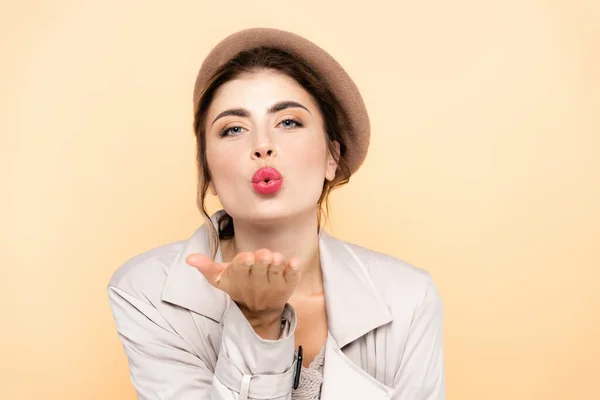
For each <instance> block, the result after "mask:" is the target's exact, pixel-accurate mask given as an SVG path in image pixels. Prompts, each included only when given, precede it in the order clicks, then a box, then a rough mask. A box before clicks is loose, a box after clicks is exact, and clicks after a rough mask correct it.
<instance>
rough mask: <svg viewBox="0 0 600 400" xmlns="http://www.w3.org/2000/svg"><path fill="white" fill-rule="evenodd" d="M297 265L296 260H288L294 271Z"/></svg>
mask: <svg viewBox="0 0 600 400" xmlns="http://www.w3.org/2000/svg"><path fill="white" fill-rule="evenodd" d="M299 267H300V266H299V265H298V263H297V262H295V261H291V262H290V268H291V269H293V270H294V271H297V270H298V268H299Z"/></svg>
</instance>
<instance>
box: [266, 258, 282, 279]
mask: <svg viewBox="0 0 600 400" xmlns="http://www.w3.org/2000/svg"><path fill="white" fill-rule="evenodd" d="M284 269H285V260H284V258H283V254H281V253H273V259H272V260H271V266H270V267H269V270H268V275H267V280H268V281H269V283H270V284H272V285H278V284H282V283H285V280H284V279H283V270H284Z"/></svg>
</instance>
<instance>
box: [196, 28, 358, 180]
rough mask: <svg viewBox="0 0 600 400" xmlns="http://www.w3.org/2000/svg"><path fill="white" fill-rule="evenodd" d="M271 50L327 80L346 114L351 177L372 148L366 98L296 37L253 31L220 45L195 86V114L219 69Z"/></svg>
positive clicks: (337, 66)
mask: <svg viewBox="0 0 600 400" xmlns="http://www.w3.org/2000/svg"><path fill="white" fill-rule="evenodd" d="M261 46H268V47H275V48H279V49H281V50H284V51H286V52H288V53H290V54H292V55H293V56H295V57H296V58H298V59H299V60H300V61H302V62H303V63H304V64H305V65H307V66H308V67H309V68H311V69H312V70H313V71H315V72H316V74H317V75H318V76H319V77H320V78H321V79H323V80H324V83H325V85H326V86H327V87H328V88H329V90H330V91H331V92H332V93H333V95H334V96H335V97H336V99H337V101H338V102H339V104H340V105H341V107H342V108H343V109H344V112H345V114H346V119H347V120H345V121H340V125H341V127H342V132H341V133H342V136H343V138H344V140H345V142H346V153H345V154H344V159H345V160H346V162H347V164H348V167H349V168H350V171H351V173H354V172H356V171H357V170H358V168H359V167H360V165H361V164H362V163H363V161H364V159H365V157H366V155H367V150H368V147H369V137H370V123H369V116H368V113H367V109H366V107H365V104H364V101H363V98H362V96H361V94H360V92H359V90H358V88H357V86H356V84H355V83H354V81H353V80H352V79H351V78H350V76H349V75H348V73H347V72H346V71H345V70H344V69H343V68H342V66H341V65H340V64H339V63H338V62H337V61H336V60H335V59H334V58H333V57H332V56H331V55H330V54H329V53H327V52H326V51H325V50H323V49H322V48H321V47H319V46H317V45H316V44H314V43H313V42H311V41H309V40H308V39H305V38H304V37H302V36H299V35H297V34H294V33H291V32H287V31H283V30H279V29H273V28H250V29H245V30H242V31H238V32H235V33H233V34H231V35H229V36H227V37H226V38H225V39H223V40H222V41H221V42H219V43H218V44H217V45H216V46H215V47H214V48H213V49H212V50H211V51H210V52H209V54H208V55H207V56H206V58H205V59H204V61H203V63H202V66H201V67H200V71H199V72H198V76H197V77H196V83H195V85H194V97H193V101H194V110H196V109H197V106H198V102H199V100H200V96H201V91H202V89H203V88H204V86H205V84H206V83H207V81H208V80H209V79H210V78H211V77H212V75H213V74H214V73H215V72H216V71H217V69H218V68H219V67H221V66H222V65H223V64H225V63H227V62H228V61H229V60H231V59H232V58H234V57H235V56H236V55H237V54H238V53H240V52H242V51H244V50H250V49H253V48H256V47H261Z"/></svg>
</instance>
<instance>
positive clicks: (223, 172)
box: [206, 148, 236, 192]
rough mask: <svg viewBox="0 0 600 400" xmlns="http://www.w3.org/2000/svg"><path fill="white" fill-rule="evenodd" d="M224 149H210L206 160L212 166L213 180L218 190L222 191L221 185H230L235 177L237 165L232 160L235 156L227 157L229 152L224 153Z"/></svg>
mask: <svg viewBox="0 0 600 400" xmlns="http://www.w3.org/2000/svg"><path fill="white" fill-rule="evenodd" d="M222 153H223V152H222V151H219V149H214V148H213V149H208V150H207V154H206V160H207V162H208V166H209V168H210V172H211V176H212V181H213V184H214V185H215V187H216V188H217V191H219V192H220V190H219V189H221V187H224V188H226V187H228V186H230V185H228V184H227V183H228V182H231V180H232V179H233V178H234V172H235V170H236V168H235V165H234V164H233V163H232V160H233V159H235V158H232V157H227V154H222Z"/></svg>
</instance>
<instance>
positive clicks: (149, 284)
mask: <svg viewBox="0 0 600 400" xmlns="http://www.w3.org/2000/svg"><path fill="white" fill-rule="evenodd" d="M184 246H185V241H183V240H182V241H177V242H173V243H169V244H165V245H162V246H160V247H156V248H152V249H150V250H147V251H145V252H143V253H140V254H138V255H135V256H133V257H131V258H130V259H129V260H127V261H125V262H124V263H123V264H122V265H120V266H118V267H117V268H116V270H115V271H114V272H113V274H112V276H111V277H110V280H109V283H108V287H109V288H117V289H120V290H122V291H125V292H127V293H130V294H132V295H137V296H140V297H142V298H144V297H146V298H147V297H156V296H157V295H160V292H161V291H162V288H163V287H164V284H165V280H166V277H167V274H168V272H169V268H170V266H171V264H172V263H173V261H174V260H175V258H176V257H177V255H178V254H179V252H181V250H182V249H183V248H184Z"/></svg>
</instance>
